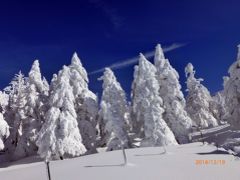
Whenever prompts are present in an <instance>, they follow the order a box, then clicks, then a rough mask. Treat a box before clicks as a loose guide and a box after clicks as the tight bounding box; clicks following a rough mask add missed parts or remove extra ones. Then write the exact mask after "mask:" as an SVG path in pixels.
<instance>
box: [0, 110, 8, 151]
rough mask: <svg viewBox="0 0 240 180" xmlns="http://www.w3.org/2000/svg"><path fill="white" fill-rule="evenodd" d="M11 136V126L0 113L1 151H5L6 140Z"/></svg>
mask: <svg viewBox="0 0 240 180" xmlns="http://www.w3.org/2000/svg"><path fill="white" fill-rule="evenodd" d="M8 136H9V126H8V124H7V122H6V121H5V120H4V118H3V115H2V113H0V150H3V149H4V144H5V140H6V138H7V137H8Z"/></svg>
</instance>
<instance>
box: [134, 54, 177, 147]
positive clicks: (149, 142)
mask: <svg viewBox="0 0 240 180" xmlns="http://www.w3.org/2000/svg"><path fill="white" fill-rule="evenodd" d="M156 72H157V70H156V68H155V66H154V65H153V64H151V63H150V62H149V61H148V60H147V59H146V58H145V57H144V56H143V55H142V54H140V58H139V65H138V66H135V71H134V81H133V85H132V114H133V116H132V117H133V128H134V130H135V132H136V133H137V134H139V135H140V136H142V137H143V141H142V144H141V145H142V146H162V145H169V144H174V145H175V144H177V142H176V139H175V137H174V134H173V132H172V131H171V130H170V128H169V127H168V125H167V124H166V122H165V121H164V120H163V118H162V114H163V113H164V109H163V101H162V99H161V97H160V96H159V83H158V81H157V79H156Z"/></svg>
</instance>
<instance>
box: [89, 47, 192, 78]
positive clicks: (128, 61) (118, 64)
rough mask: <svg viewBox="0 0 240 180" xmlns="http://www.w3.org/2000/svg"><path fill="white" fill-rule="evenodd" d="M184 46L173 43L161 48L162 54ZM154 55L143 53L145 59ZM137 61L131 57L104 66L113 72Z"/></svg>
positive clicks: (152, 53) (95, 72) (100, 70)
mask: <svg viewBox="0 0 240 180" xmlns="http://www.w3.org/2000/svg"><path fill="white" fill-rule="evenodd" d="M186 45H187V44H186V43H185V44H183V43H174V44H172V45H170V46H167V47H164V48H163V52H169V51H173V50H175V49H178V48H181V47H184V46H186ZM154 54H155V51H149V52H146V53H144V56H145V57H146V58H151V57H153V56H154ZM138 60H139V57H138V56H136V57H133V58H130V59H126V60H123V61H119V62H116V63H114V64H111V65H110V66H106V67H109V68H111V69H112V70H114V69H121V68H124V67H127V66H130V65H132V64H136V63H137V62H138ZM106 67H104V68H101V69H97V70H95V71H92V72H90V73H89V75H93V74H97V73H100V72H103V71H104V70H105V68H106Z"/></svg>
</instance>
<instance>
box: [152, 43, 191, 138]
mask: <svg viewBox="0 0 240 180" xmlns="http://www.w3.org/2000/svg"><path fill="white" fill-rule="evenodd" d="M154 63H155V66H156V68H157V74H156V75H157V80H158V82H159V85H160V88H159V94H160V96H161V98H162V99H163V104H164V109H165V112H164V114H163V119H164V120H165V121H166V123H167V124H168V126H169V127H170V129H171V130H172V131H173V133H174V135H175V137H176V139H177V141H178V142H179V143H187V142H188V134H189V130H190V129H191V127H192V120H191V119H190V117H189V116H188V114H187V112H186V111H185V105H186V102H185V99H184V95H183V93H182V91H181V85H180V83H179V75H178V72H177V71H176V70H175V69H174V68H173V67H172V66H171V64H170V63H169V61H168V59H165V57H164V54H163V50H162V48H161V46H160V44H158V45H157V47H156V51H155V57H154Z"/></svg>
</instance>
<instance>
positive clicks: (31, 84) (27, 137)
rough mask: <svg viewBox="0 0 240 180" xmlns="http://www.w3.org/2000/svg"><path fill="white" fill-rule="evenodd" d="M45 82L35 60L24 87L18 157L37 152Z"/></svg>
mask: <svg viewBox="0 0 240 180" xmlns="http://www.w3.org/2000/svg"><path fill="white" fill-rule="evenodd" d="M45 81H46V80H45ZM45 84H46V82H45ZM45 84H44V83H43V79H42V75H41V72H40V67H39V62H38V60H35V61H34V63H33V65H32V68H31V70H30V72H29V77H28V79H27V84H26V88H25V99H26V104H25V107H24V116H25V118H24V120H23V121H22V135H21V137H20V140H19V142H18V145H17V147H16V150H15V151H16V152H15V154H16V155H18V158H20V157H25V156H29V155H33V154H36V153H37V146H36V140H37V136H38V132H39V130H40V129H41V126H42V124H43V122H44V115H45V112H46V107H45V103H46V99H47V94H48V87H46V85H45Z"/></svg>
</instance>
